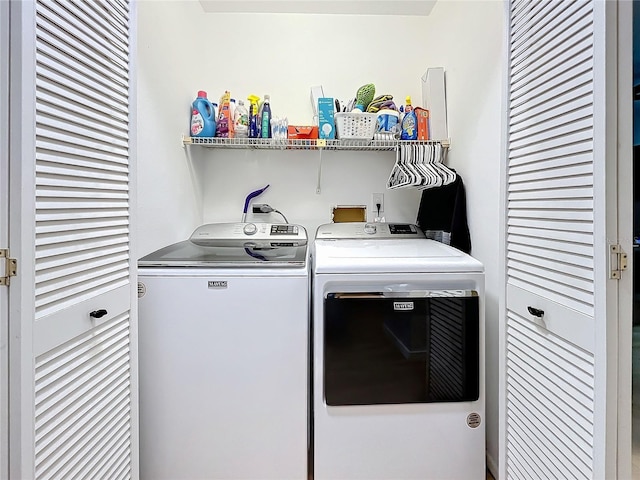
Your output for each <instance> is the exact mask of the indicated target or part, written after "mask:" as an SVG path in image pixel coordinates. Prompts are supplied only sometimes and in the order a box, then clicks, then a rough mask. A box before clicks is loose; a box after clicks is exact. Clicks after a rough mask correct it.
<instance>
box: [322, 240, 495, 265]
mask: <svg viewBox="0 0 640 480" xmlns="http://www.w3.org/2000/svg"><path fill="white" fill-rule="evenodd" d="M313 249H314V251H313V263H314V272H315V273H352V274H353V273H450V272H483V271H484V267H483V265H482V263H480V262H479V261H478V260H476V259H475V258H473V257H471V256H470V255H467V254H466V253H464V252H461V251H460V250H457V249H455V248H453V247H451V246H449V245H445V244H443V243H440V242H436V241H435V240H430V239H426V238H424V239H414V240H411V239H404V240H400V241H397V240H388V239H387V240H385V239H381V240H376V239H362V240H359V239H346V240H336V239H316V241H315V242H314V247H313Z"/></svg>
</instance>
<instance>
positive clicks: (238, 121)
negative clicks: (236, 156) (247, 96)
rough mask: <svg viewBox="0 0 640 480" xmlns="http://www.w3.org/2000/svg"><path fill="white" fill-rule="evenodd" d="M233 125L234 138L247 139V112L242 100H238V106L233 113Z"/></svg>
mask: <svg viewBox="0 0 640 480" xmlns="http://www.w3.org/2000/svg"><path fill="white" fill-rule="evenodd" d="M233 124H234V127H235V131H236V138H247V137H248V136H249V112H248V111H247V109H246V107H245V106H244V101H242V100H238V105H237V106H236V109H235V112H234V117H233Z"/></svg>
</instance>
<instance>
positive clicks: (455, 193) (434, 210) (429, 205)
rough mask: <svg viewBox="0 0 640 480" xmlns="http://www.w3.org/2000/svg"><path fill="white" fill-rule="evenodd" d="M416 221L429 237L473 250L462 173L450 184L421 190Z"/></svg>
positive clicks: (461, 248)
mask: <svg viewBox="0 0 640 480" xmlns="http://www.w3.org/2000/svg"><path fill="white" fill-rule="evenodd" d="M416 223H417V224H418V226H419V227H420V228H421V229H422V230H423V231H424V233H425V234H426V235H427V238H432V239H434V240H438V241H440V242H442V243H446V244H448V245H451V246H452V247H455V248H457V249H458V250H462V251H463V252H466V253H471V235H470V234H469V225H468V224H467V196H466V194H465V191H464V184H463V183H462V177H460V175H456V179H455V181H454V182H453V183H450V184H449V185H443V186H441V187H434V188H429V189H426V190H423V191H422V197H421V198H420V207H419V208H418V220H417V222H416Z"/></svg>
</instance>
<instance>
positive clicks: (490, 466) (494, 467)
mask: <svg viewBox="0 0 640 480" xmlns="http://www.w3.org/2000/svg"><path fill="white" fill-rule="evenodd" d="M487 470H489V471H490V472H491V475H493V478H495V480H500V479H499V478H498V464H497V463H496V461H495V460H494V459H493V458H492V457H490V456H489V455H487Z"/></svg>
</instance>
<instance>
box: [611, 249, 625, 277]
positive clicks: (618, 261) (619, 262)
mask: <svg viewBox="0 0 640 480" xmlns="http://www.w3.org/2000/svg"><path fill="white" fill-rule="evenodd" d="M609 262H610V263H609V278H613V279H614V280H620V275H621V274H622V272H624V271H625V270H626V269H627V254H626V253H625V252H624V251H623V250H622V247H620V245H609Z"/></svg>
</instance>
